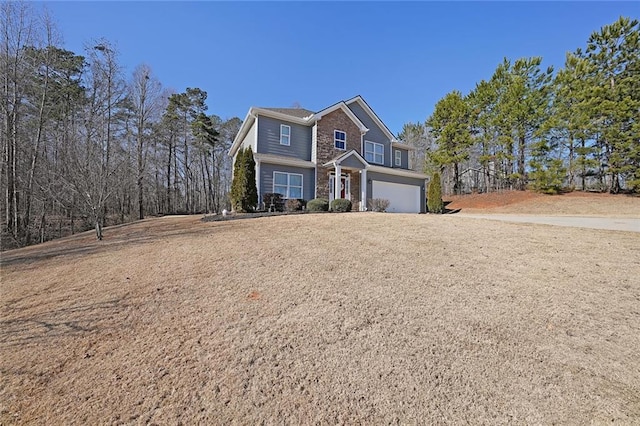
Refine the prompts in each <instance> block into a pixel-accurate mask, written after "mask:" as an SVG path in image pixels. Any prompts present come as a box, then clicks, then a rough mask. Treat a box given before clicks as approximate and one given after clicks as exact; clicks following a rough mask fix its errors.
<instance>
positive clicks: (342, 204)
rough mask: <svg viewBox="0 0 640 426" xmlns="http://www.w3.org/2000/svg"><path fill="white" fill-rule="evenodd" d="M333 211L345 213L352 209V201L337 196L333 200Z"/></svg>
mask: <svg viewBox="0 0 640 426" xmlns="http://www.w3.org/2000/svg"><path fill="white" fill-rule="evenodd" d="M331 211H333V212H338V213H343V212H350V211H351V201H349V200H347V199H344V198H336V199H335V200H333V201H332V202H331Z"/></svg>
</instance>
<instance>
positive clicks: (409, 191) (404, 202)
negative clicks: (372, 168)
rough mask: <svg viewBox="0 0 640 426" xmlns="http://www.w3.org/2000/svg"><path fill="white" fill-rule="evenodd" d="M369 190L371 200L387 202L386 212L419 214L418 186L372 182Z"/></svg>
mask: <svg viewBox="0 0 640 426" xmlns="http://www.w3.org/2000/svg"><path fill="white" fill-rule="evenodd" d="M371 189H372V197H371V198H383V199H386V200H389V207H388V208H387V211H388V212H393V213H420V187H419V186H416V185H406V184H401V183H391V182H381V181H377V180H374V181H373V182H372V188H371Z"/></svg>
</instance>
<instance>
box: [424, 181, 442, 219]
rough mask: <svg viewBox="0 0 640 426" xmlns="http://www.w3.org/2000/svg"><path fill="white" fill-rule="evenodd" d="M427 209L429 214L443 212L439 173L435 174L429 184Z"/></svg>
mask: <svg viewBox="0 0 640 426" xmlns="http://www.w3.org/2000/svg"><path fill="white" fill-rule="evenodd" d="M427 208H428V209H429V213H442V212H443V211H444V203H443V202H442V185H441V183H440V173H438V172H435V173H434V174H433V176H432V177H431V182H429V190H428V192H427Z"/></svg>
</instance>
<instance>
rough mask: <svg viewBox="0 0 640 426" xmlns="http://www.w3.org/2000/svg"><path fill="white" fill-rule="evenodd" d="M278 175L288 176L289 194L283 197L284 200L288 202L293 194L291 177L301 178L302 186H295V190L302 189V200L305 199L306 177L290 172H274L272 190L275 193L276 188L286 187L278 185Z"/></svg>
mask: <svg viewBox="0 0 640 426" xmlns="http://www.w3.org/2000/svg"><path fill="white" fill-rule="evenodd" d="M276 173H280V174H281V175H287V194H286V196H285V195H283V196H282V198H283V199H285V200H287V199H289V198H290V197H289V195H290V192H291V183H290V181H291V176H292V175H293V176H300V186H299V187H298V186H297V185H296V186H294V188H300V198H301V199H304V175H302V174H301V173H289V172H277V171H274V172H273V181H272V185H271V186H272V190H273V192H274V193H275V192H276V186H284V185H276ZM296 199H298V198H297V197H296Z"/></svg>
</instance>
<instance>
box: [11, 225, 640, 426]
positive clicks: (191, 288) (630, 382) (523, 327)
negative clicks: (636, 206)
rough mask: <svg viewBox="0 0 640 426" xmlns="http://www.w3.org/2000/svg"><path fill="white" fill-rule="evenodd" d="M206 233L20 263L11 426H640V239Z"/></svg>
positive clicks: (125, 231) (477, 232)
mask: <svg viewBox="0 0 640 426" xmlns="http://www.w3.org/2000/svg"><path fill="white" fill-rule="evenodd" d="M200 219H201V217H186V218H162V219H154V220H148V221H143V222H139V223H136V224H132V225H129V226H122V227H118V228H107V229H106V232H105V240H103V241H100V242H99V241H95V240H94V239H93V237H92V236H91V234H90V233H88V234H86V235H80V236H75V237H71V238H68V239H65V240H64V241H62V240H61V241H56V242H52V243H46V244H43V245H39V246H34V247H29V248H26V249H21V250H15V251H9V252H6V253H3V254H2V266H1V267H0V272H1V276H2V283H1V293H2V298H1V316H0V372H1V376H2V377H1V379H2V381H1V384H0V404H1V405H0V423H2V424H103V423H159V424H160V423H165V424H178V423H188V424H194V423H204V424H207V423H213V424H221V423H224V424H227V423H251V424H254V423H263V422H264V423H281V422H285V423H304V424H306V423H349V424H353V423H360V424H361V423H417V422H419V423H427V424H439V423H491V424H494V423H536V424H538V423H544V424H549V423H561V424H566V423H604V422H611V421H613V422H618V423H623V424H637V423H638V422H640V397H639V395H640V388H639V387H638V383H640V371H639V370H638V368H637V365H638V359H637V354H638V352H637V348H638V347H640V335H639V334H638V329H640V312H639V311H638V303H639V302H640V283H639V282H638V280H637V279H636V277H637V276H639V275H640V251H639V248H638V247H639V245H638V236H637V234H633V233H625V232H608V231H597V230H594V231H589V232H585V231H584V230H580V229H572V228H555V227H554V228H552V227H548V226H540V225H527V224H510V223H500V222H493V221H480V220H474V219H464V218H463V219H462V220H460V218H456V217H454V216H434V215H401V214H396V215H393V214H382V213H350V214H326V215H294V216H280V217H271V218H258V219H253V220H239V221H222V222H210V223H204V222H202V221H201V220H200Z"/></svg>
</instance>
